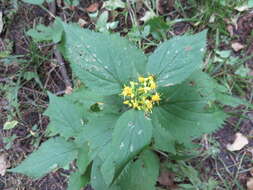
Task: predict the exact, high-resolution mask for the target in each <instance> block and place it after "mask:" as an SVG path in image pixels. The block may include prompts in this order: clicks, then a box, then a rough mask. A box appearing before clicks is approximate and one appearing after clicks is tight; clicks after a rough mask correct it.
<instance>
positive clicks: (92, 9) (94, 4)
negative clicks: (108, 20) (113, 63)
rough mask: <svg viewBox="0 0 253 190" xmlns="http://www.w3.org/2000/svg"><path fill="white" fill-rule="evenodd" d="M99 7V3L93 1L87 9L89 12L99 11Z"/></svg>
mask: <svg viewBox="0 0 253 190" xmlns="http://www.w3.org/2000/svg"><path fill="white" fill-rule="evenodd" d="M98 8H99V4H98V3H97V2H96V3H93V4H91V5H90V6H89V7H87V8H86V9H85V10H86V11H88V12H89V13H92V12H95V11H97V10H98Z"/></svg>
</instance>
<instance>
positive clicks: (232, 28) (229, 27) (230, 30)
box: [227, 24, 234, 37]
mask: <svg viewBox="0 0 253 190" xmlns="http://www.w3.org/2000/svg"><path fill="white" fill-rule="evenodd" d="M227 30H228V32H229V34H230V37H232V36H233V35H234V27H233V26H232V25H231V24H229V25H228V26H227Z"/></svg>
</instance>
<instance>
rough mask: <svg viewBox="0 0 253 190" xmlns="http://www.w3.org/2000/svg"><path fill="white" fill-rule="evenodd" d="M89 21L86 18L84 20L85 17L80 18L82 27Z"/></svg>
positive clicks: (79, 21) (79, 22)
mask: <svg viewBox="0 0 253 190" xmlns="http://www.w3.org/2000/svg"><path fill="white" fill-rule="evenodd" d="M87 23H88V22H87V21H86V20H84V19H82V18H79V20H78V24H79V25H80V26H81V27H83V26H84V25H86V24H87Z"/></svg>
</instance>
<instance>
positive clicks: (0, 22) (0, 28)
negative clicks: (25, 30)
mask: <svg viewBox="0 0 253 190" xmlns="http://www.w3.org/2000/svg"><path fill="white" fill-rule="evenodd" d="M3 28H4V23H3V12H2V11H0V34H1V33H2V31H3Z"/></svg>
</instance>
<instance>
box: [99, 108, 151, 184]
mask: <svg viewBox="0 0 253 190" xmlns="http://www.w3.org/2000/svg"><path fill="white" fill-rule="evenodd" d="M151 137H152V123H151V120H150V119H149V118H147V117H146V116H145V115H144V112H141V111H136V110H129V111H127V112H125V113H124V114H123V115H122V116H121V117H120V118H119V119H118V121H117V123H116V126H115V128H114V131H113V137H112V147H111V149H109V151H110V156H109V154H108V158H107V159H106V161H105V162H104V164H103V166H102V168H101V171H102V174H103V177H104V179H105V182H106V184H107V185H109V184H110V183H111V182H112V180H113V178H114V176H115V173H116V176H117V175H118V174H119V173H120V172H121V170H122V166H123V167H124V165H125V164H126V163H127V162H128V161H129V160H131V159H132V158H133V157H134V156H135V155H136V154H138V153H139V152H140V151H141V150H142V149H143V148H144V147H145V146H147V145H148V144H149V143H150V141H151ZM114 167H115V169H116V170H115V171H114Z"/></svg>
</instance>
